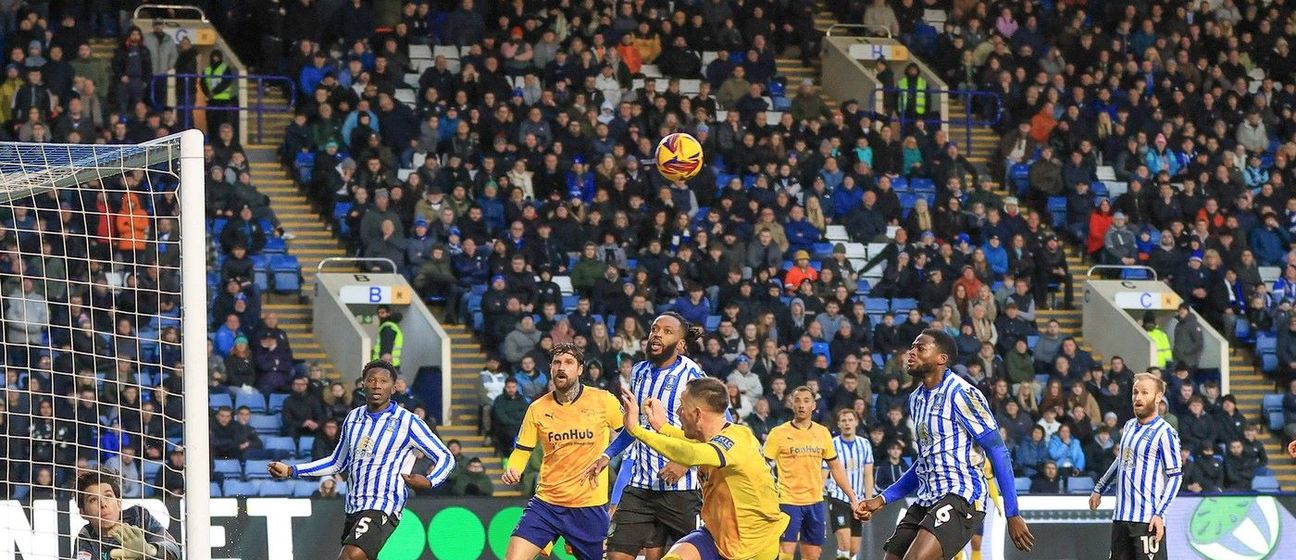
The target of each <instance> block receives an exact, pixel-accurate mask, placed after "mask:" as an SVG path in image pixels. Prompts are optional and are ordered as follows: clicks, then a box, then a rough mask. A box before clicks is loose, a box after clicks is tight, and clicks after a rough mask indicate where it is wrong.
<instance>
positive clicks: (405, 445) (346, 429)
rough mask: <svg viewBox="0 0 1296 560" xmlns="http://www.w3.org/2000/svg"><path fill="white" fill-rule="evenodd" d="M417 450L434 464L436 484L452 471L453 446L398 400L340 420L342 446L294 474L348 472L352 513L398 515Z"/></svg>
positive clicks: (432, 476) (348, 504)
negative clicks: (368, 512)
mask: <svg viewBox="0 0 1296 560" xmlns="http://www.w3.org/2000/svg"><path fill="white" fill-rule="evenodd" d="M415 448H417V449H419V450H421V451H422V452H423V453H424V454H425V455H427V457H428V458H429V459H431V460H432V461H433V462H434V463H435V465H436V466H435V467H433V469H432V473H431V474H428V475H427V478H428V480H429V481H431V482H432V485H433V486H436V485H438V484H440V483H441V482H442V481H444V480H445V479H446V477H447V476H449V475H450V471H451V470H453V469H454V463H455V461H454V457H453V456H452V455H450V450H449V449H447V448H446V446H445V444H443V443H441V440H440V439H439V438H437V436H436V434H434V433H432V430H431V429H429V428H428V426H427V424H425V423H424V422H423V421H422V420H420V419H419V418H418V417H417V416H415V415H414V413H413V412H410V411H408V410H405V409H404V408H401V407H399V406H396V403H394V402H393V403H391V404H390V405H388V407H387V409H386V410H383V411H382V412H378V413H370V412H369V411H368V410H367V409H366V407H363V406H362V407H360V408H357V409H355V410H352V411H351V412H350V413H348V414H347V417H346V419H345V420H343V421H342V431H341V434H340V438H339V440H338V445H337V447H336V448H334V449H333V454H332V455H329V456H328V457H324V458H322V459H318V460H315V461H311V462H309V463H303V464H301V465H297V466H296V467H293V474H294V475H297V476H326V475H331V474H335V473H340V472H344V471H345V472H348V477H349V479H350V483H349V485H350V492H348V493H347V496H346V512H347V513H348V514H351V513H355V512H358V511H365V510H378V511H381V512H383V513H386V514H388V515H391V516H392V517H395V518H397V519H399V518H400V514H401V511H403V510H404V508H405V500H406V499H407V498H409V488H408V487H406V485H405V481H404V480H403V479H402V478H401V475H402V474H408V473H409V469H410V467H411V466H412V464H413V449H415Z"/></svg>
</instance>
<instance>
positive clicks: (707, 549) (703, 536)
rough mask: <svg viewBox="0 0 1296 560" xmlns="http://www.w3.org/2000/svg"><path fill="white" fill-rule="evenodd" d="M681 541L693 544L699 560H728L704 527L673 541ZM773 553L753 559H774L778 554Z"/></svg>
mask: <svg viewBox="0 0 1296 560" xmlns="http://www.w3.org/2000/svg"><path fill="white" fill-rule="evenodd" d="M681 543H688V544H691V545H693V548H695V549H697V551H698V558H699V560H730V559H728V558H725V557H724V556H721V555H720V550H719V549H717V548H716V543H715V538H713V537H712V536H711V533H709V532H707V530H706V527H701V528H698V529H695V530H694V531H693V532H692V533H689V534H687V535H684V537H683V538H681V539H680V540H678V541H675V544H677V545H678V544H681ZM773 553H774V554H773V555H772V556H770V557H769V558H756V559H755V560H775V558H777V556H778V555H777V551H773Z"/></svg>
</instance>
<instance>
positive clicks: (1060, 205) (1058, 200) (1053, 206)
mask: <svg viewBox="0 0 1296 560" xmlns="http://www.w3.org/2000/svg"><path fill="white" fill-rule="evenodd" d="M1048 209H1049V211H1050V212H1057V211H1059V210H1060V211H1062V212H1066V209H1067V199H1066V197H1065V196H1050V197H1048Z"/></svg>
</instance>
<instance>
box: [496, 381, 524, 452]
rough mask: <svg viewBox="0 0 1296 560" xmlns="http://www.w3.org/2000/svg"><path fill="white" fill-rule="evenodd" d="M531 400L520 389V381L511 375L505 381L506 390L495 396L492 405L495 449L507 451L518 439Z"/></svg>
mask: <svg viewBox="0 0 1296 560" xmlns="http://www.w3.org/2000/svg"><path fill="white" fill-rule="evenodd" d="M528 402H529V400H528V399H527V398H526V397H524V396H522V394H521V392H520V391H518V381H517V379H516V378H514V377H509V378H508V380H506V381H505V382H504V392H503V393H501V394H500V396H498V397H496V398H495V402H494V404H492V405H491V414H492V422H491V423H492V427H493V430H494V432H493V434H492V435H493V436H494V438H495V451H496V452H497V453H507V451H508V450H509V449H512V447H513V442H514V440H516V439H517V433H518V430H520V429H521V428H522V418H523V416H525V415H526V408H527V403H528Z"/></svg>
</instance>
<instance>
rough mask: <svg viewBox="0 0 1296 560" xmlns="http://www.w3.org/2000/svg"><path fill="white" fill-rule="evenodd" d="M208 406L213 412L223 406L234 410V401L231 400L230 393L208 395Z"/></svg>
mask: <svg viewBox="0 0 1296 560" xmlns="http://www.w3.org/2000/svg"><path fill="white" fill-rule="evenodd" d="M207 406H210V407H211V408H212V410H215V409H218V408H220V407H222V406H224V407H229V408H234V399H231V398H230V396H229V393H213V394H210V395H207Z"/></svg>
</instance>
